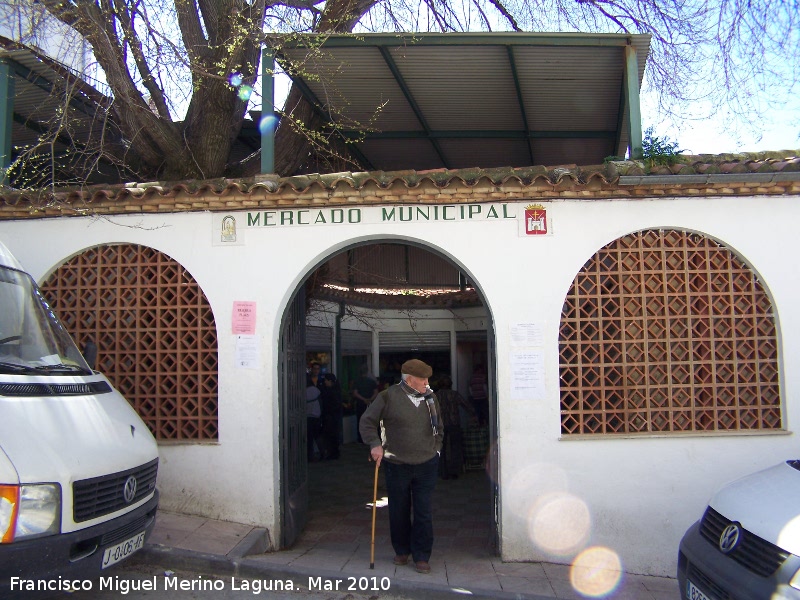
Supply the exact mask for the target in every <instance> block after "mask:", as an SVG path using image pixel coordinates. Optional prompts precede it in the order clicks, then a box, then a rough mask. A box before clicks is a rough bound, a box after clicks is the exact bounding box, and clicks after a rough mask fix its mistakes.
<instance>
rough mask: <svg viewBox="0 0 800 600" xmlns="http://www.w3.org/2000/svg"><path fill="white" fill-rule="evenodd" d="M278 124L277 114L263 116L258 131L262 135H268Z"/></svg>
mask: <svg viewBox="0 0 800 600" xmlns="http://www.w3.org/2000/svg"><path fill="white" fill-rule="evenodd" d="M277 126H278V118H277V117H276V116H275V115H268V116H266V117H261V119H260V120H259V121H258V131H259V132H260V133H261V135H266V134H268V133H271V132H273V131H275V128H276V127H277Z"/></svg>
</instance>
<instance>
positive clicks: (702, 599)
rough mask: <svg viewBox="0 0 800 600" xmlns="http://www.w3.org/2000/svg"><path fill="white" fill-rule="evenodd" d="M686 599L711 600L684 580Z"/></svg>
mask: <svg viewBox="0 0 800 600" xmlns="http://www.w3.org/2000/svg"><path fill="white" fill-rule="evenodd" d="M686 599H687V600H712V599H711V598H709V597H708V596H706V595H705V594H704V593H703V592H701V591H700V590H699V589H698V588H697V586H696V585H695V584H693V583H692V582H691V581H689V580H688V579H687V580H686Z"/></svg>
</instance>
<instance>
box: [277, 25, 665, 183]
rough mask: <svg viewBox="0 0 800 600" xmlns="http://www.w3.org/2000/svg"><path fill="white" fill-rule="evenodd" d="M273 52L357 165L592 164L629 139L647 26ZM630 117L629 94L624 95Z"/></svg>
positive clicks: (346, 39) (347, 42)
mask: <svg viewBox="0 0 800 600" xmlns="http://www.w3.org/2000/svg"><path fill="white" fill-rule="evenodd" d="M284 43H285V45H284V46H283V47H282V48H281V49H280V50H279V51H278V52H277V53H276V60H277V61H278V62H279V63H280V64H281V66H282V67H283V68H284V69H285V70H286V71H287V72H288V73H289V75H290V76H291V77H292V79H293V81H294V82H295V83H296V84H297V85H298V86H299V87H300V88H301V90H302V91H303V94H304V95H305V97H306V98H307V99H308V100H309V101H310V102H311V103H312V104H313V105H314V106H315V107H316V110H317V111H318V113H319V114H320V115H321V116H322V117H323V118H324V119H325V120H327V121H328V122H330V123H331V124H333V125H334V127H335V128H336V129H337V131H338V132H339V133H340V135H342V136H343V137H344V138H345V139H348V140H350V141H351V144H350V145H349V147H350V148H352V149H354V151H353V154H354V156H355V157H356V158H357V159H358V160H359V162H361V163H362V164H361V166H362V167H363V168H364V169H366V170H378V169H380V170H387V171H388V170H391V171H393V170H403V169H415V170H426V169H436V168H447V169H458V168H471V167H483V168H490V167H504V166H530V165H537V164H547V165H559V164H578V165H589V164H599V163H602V162H603V159H605V158H606V157H608V156H610V155H616V156H624V155H625V153H626V150H627V147H628V143H629V125H628V109H627V106H628V102H627V97H626V86H625V83H626V80H625V72H626V52H625V47H626V46H630V47H632V48H633V49H635V51H636V57H637V64H636V68H637V70H638V81H637V86H636V91H637V92H638V89H639V87H640V86H641V82H642V77H643V76H644V69H645V62H646V59H647V55H648V52H649V48H650V36H649V35H617V34H597V35H586V34H569V33H559V34H526V33H470V34H461V33H447V34H424V33H421V34H397V35H387V34H364V35H336V36H329V37H327V38H323V37H310V36H309V37H301V38H299V40H298V39H297V38H292V39H291V41H289V39H288V38H287V40H286V41H285V42H284ZM634 101H635V102H636V106H635V110H636V114H637V115H638V110H639V107H638V95H637V97H636V98H634Z"/></svg>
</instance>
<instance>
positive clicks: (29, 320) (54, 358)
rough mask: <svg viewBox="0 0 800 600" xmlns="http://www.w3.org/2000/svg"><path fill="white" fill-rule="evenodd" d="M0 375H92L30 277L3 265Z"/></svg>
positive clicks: (1, 279)
mask: <svg viewBox="0 0 800 600" xmlns="http://www.w3.org/2000/svg"><path fill="white" fill-rule="evenodd" d="M0 373H36V374H41V375H63V374H65V373H81V374H91V373H92V370H91V369H90V368H89V365H88V364H87V363H86V361H85V360H84V358H83V356H82V355H81V353H80V351H79V350H78V348H77V347H76V346H75V342H73V341H72V338H71V337H70V335H69V333H67V330H66V329H64V326H63V325H62V324H61V322H60V321H59V320H58V318H57V317H56V315H55V313H54V312H53V309H52V308H50V305H49V304H47V301H46V300H45V299H44V297H43V296H42V294H41V292H40V291H39V288H38V287H37V286H36V283H35V282H34V281H33V279H32V278H31V276H30V275H28V274H27V273H23V272H22V271H17V270H16V269H11V268H8V267H4V266H0Z"/></svg>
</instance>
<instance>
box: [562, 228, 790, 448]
mask: <svg viewBox="0 0 800 600" xmlns="http://www.w3.org/2000/svg"><path fill="white" fill-rule="evenodd" d="M559 351H560V358H559V362H560V377H561V432H562V434H631V433H661V432H713V431H740V430H750V431H752V430H774V429H781V427H782V423H781V399H780V385H779V369H778V343H777V334H776V326H775V318H774V315H773V310H772V305H771V302H770V300H769V298H768V297H767V295H766V294H765V292H764V289H763V288H762V286H761V284H760V283H759V281H758V279H757V278H756V276H755V274H754V273H753V272H752V271H751V270H750V269H749V268H748V267H747V265H745V264H744V263H743V262H742V261H741V260H740V259H739V258H737V256H735V255H734V254H733V253H732V252H731V251H730V250H728V249H727V248H725V247H723V246H721V245H719V244H718V243H717V242H715V241H713V240H711V239H709V238H706V237H704V236H701V235H697V234H692V233H686V232H682V231H675V230H648V231H641V232H638V233H635V234H631V235H626V236H624V237H622V238H620V239H618V240H616V241H614V242H612V243H610V244H608V245H607V246H606V247H604V248H602V249H601V250H600V251H599V252H597V254H595V255H594V256H593V257H592V258H591V259H590V260H589V261H588V262H587V263H586V264H585V265H584V266H583V268H582V269H581V271H580V272H579V273H578V275H577V276H576V277H575V279H574V281H573V284H572V288H571V289H570V291H569V293H568V295H567V298H566V301H565V302H564V307H563V310H562V315H561V326H560V335H559Z"/></svg>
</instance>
